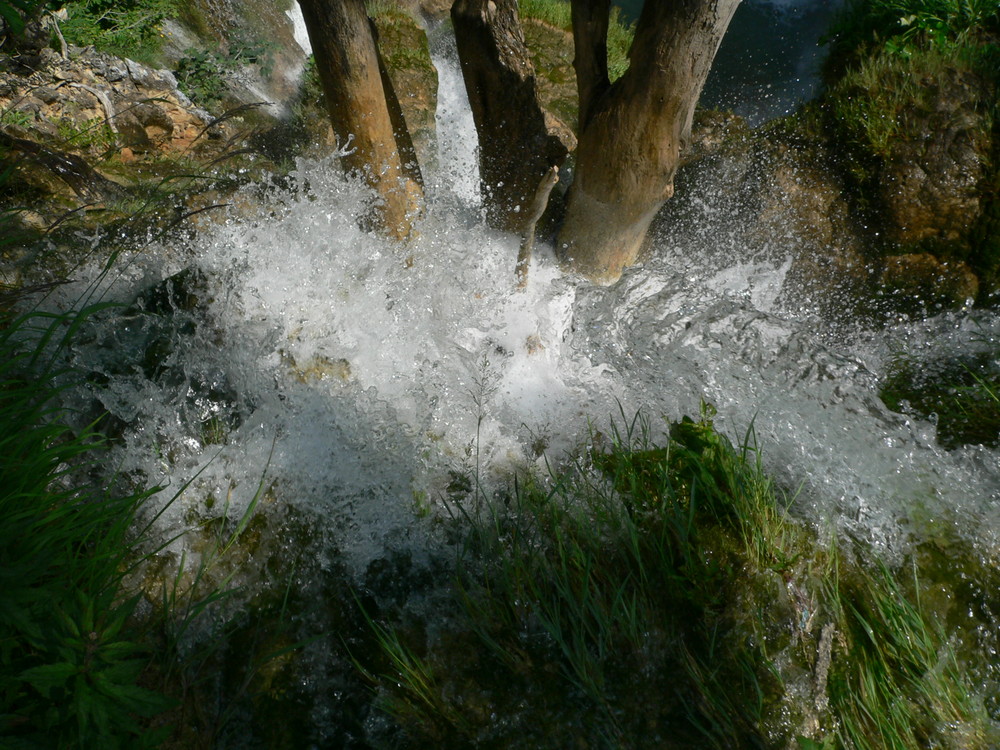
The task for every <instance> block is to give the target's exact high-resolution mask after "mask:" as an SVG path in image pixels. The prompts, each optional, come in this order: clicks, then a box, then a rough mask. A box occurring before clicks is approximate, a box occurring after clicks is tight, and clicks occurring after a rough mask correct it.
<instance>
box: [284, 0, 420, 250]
mask: <svg viewBox="0 0 1000 750" xmlns="http://www.w3.org/2000/svg"><path fill="white" fill-rule="evenodd" d="M299 5H300V7H301V8H302V16H303V18H304V19H305V22H306V29H307V30H308V32H309V41H310V42H311V43H312V48H313V54H314V55H315V57H316V68H317V71H318V72H319V77H320V81H321V82H322V84H323V93H324V94H325V97H326V106H327V109H328V111H329V113H330V120H331V122H332V124H333V131H334V133H335V134H336V136H337V138H338V140H339V142H340V143H341V144H342V145H343V144H344V143H346V142H347V139H348V138H349V137H351V136H353V142H352V144H351V146H352V148H353V149H354V150H353V153H351V154H350V155H347V156H344V157H343V165H344V169H345V170H347V171H348V172H351V173H358V174H361V175H363V176H364V178H365V180H366V181H367V182H368V184H369V185H371V186H372V188H374V190H375V191H376V193H377V194H378V197H379V200H378V202H377V203H376V205H375V206H374V208H373V213H372V215H371V216H369V217H366V219H365V223H366V224H367V225H368V226H369V227H371V228H377V229H380V230H382V231H384V232H385V233H387V234H388V235H389V236H390V237H392V238H395V239H405V238H407V237H408V236H409V235H410V234H411V232H412V231H413V221H414V219H415V218H416V217H417V215H418V214H419V213H420V209H421V205H422V202H423V189H422V186H421V185H422V180H421V177H420V169H419V167H418V166H417V160H416V156H415V155H414V153H413V144H412V142H411V141H410V136H409V133H408V131H407V130H406V125H405V123H404V121H403V115H402V112H401V110H400V108H399V102H398V100H397V99H396V94H395V92H394V91H393V89H392V84H391V83H390V82H389V77H388V75H387V74H386V72H385V65H384V64H383V62H382V58H381V56H380V55H379V51H378V46H377V45H376V41H375V39H376V32H375V27H374V24H372V22H371V20H370V19H369V18H368V13H367V11H366V10H365V3H364V0H300V2H299Z"/></svg>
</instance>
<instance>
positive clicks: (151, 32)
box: [59, 0, 180, 62]
mask: <svg viewBox="0 0 1000 750" xmlns="http://www.w3.org/2000/svg"><path fill="white" fill-rule="evenodd" d="M65 8H66V12H67V19H66V20H65V21H61V22H59V24H60V28H61V29H62V33H63V35H64V36H65V37H66V41H67V42H69V43H70V44H76V45H79V46H81V47H84V46H86V45H88V44H92V45H94V46H95V47H97V48H98V49H101V50H105V51H107V52H111V53H113V54H116V55H121V56H122V57H129V58H132V59H134V60H138V61H140V62H150V61H151V60H152V59H153V58H154V56H155V54H156V53H157V52H158V51H159V50H160V48H161V47H162V46H163V40H164V36H163V31H162V24H163V22H164V21H165V20H167V19H168V18H176V16H177V13H178V12H179V9H180V0H125V1H124V2H122V0H74V1H73V2H69V3H66V5H65Z"/></svg>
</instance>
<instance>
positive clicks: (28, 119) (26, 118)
mask: <svg viewBox="0 0 1000 750" xmlns="http://www.w3.org/2000/svg"><path fill="white" fill-rule="evenodd" d="M34 121H35V117H34V115H32V114H31V113H30V112H23V111H21V110H17V109H13V108H8V109H5V110H4V111H3V112H0V124H2V125H11V126H13V127H18V128H24V127H27V126H28V125H30V124H31V123H33V122H34Z"/></svg>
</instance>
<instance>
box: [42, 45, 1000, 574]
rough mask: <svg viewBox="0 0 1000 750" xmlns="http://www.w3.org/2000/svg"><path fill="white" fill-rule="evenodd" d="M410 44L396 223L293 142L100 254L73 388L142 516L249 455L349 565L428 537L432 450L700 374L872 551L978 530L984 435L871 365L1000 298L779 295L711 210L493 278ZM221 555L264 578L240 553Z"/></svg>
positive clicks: (531, 445)
mask: <svg viewBox="0 0 1000 750" xmlns="http://www.w3.org/2000/svg"><path fill="white" fill-rule="evenodd" d="M433 54H434V61H435V64H436V65H437V67H438V73H439V79H440V86H441V92H440V96H439V101H440V109H439V114H438V133H439V138H440V139H441V143H440V146H439V149H440V152H439V168H438V173H437V174H432V175H430V176H429V179H428V183H429V185H430V186H431V190H430V192H431V197H432V200H431V202H430V203H431V205H430V210H429V211H428V214H427V216H426V217H425V218H424V219H422V220H421V223H420V225H419V237H418V239H417V240H415V241H414V243H413V244H412V245H411V246H408V247H407V248H405V249H401V248H400V247H398V246H394V245H392V244H391V243H388V242H386V241H384V240H382V239H380V238H378V237H377V236H375V235H373V234H369V233H366V232H364V231H362V230H361V229H360V228H359V227H358V225H357V222H356V217H357V216H359V215H362V214H363V213H365V210H366V206H367V204H368V202H369V200H370V197H369V195H368V193H367V192H366V190H365V189H364V186H363V185H361V184H359V183H358V182H355V181H352V180H350V179H348V178H345V177H344V176H343V175H342V173H341V170H340V169H339V165H338V163H337V158H338V157H337V155H334V156H332V157H330V158H329V159H324V160H311V159H299V161H298V162H297V166H296V168H295V169H294V170H293V171H292V172H291V174H290V176H289V179H288V180H287V182H286V183H283V184H282V185H280V186H274V185H258V186H254V187H253V188H251V189H248V190H247V191H246V195H247V196H248V198H249V199H250V200H249V203H250V204H251V207H249V208H248V207H247V206H242V207H240V208H239V209H237V208H232V209H230V210H229V211H230V212H229V213H228V214H226V215H225V216H222V217H219V218H218V219H217V220H215V221H214V222H212V221H206V222H204V223H203V224H202V225H201V226H200V227H199V231H198V232H197V233H196V234H193V235H192V236H190V237H189V238H188V239H185V240H184V241H177V240H171V241H162V242H159V243H154V244H153V245H152V246H151V247H150V248H147V249H145V250H143V252H141V253H135V254H134V255H133V256H132V257H127V258H124V259H123V261H122V263H120V264H119V266H118V267H117V269H116V270H115V272H114V278H113V279H111V280H108V281H106V282H102V283H104V284H105V286H104V287H103V289H104V294H105V296H106V298H107V299H110V300H115V301H120V302H122V303H123V306H122V307H121V308H119V309H118V310H117V311H110V312H108V313H106V314H105V315H104V318H103V321H102V322H100V323H99V324H97V325H95V327H94V328H93V329H92V330H91V331H90V332H89V333H88V334H87V336H86V337H84V338H83V339H81V341H80V342H79V343H78V344H77V345H76V347H75V348H74V350H73V358H74V362H73V364H74V365H76V366H77V367H79V368H81V370H82V371H84V372H88V373H91V374H92V376H93V377H92V378H91V380H92V381H95V382H96V381H98V380H99V381H101V382H106V383H107V385H106V386H105V387H101V388H93V387H90V386H88V387H86V388H82V389H80V391H79V392H78V394H77V398H78V399H79V404H80V406H81V409H83V410H84V411H85V412H86V413H94V412H95V410H96V411H97V412H106V413H107V414H109V415H110V416H109V419H110V420H111V421H112V422H113V424H114V425H115V426H116V429H117V430H118V432H119V434H120V436H121V439H120V440H119V441H118V443H117V445H116V447H115V449H114V454H113V458H112V461H111V462H110V464H111V465H113V466H114V469H115V471H116V472H118V473H120V474H122V475H125V476H129V477H137V478H141V480H142V481H144V482H146V483H148V484H149V485H162V486H166V487H168V488H172V489H174V490H177V489H181V490H182V492H181V494H180V496H179V499H178V500H177V501H176V502H175V503H174V504H173V505H171V506H170V507H169V508H166V509H165V510H164V511H163V513H162V515H160V516H159V518H158V519H157V524H158V528H159V529H160V531H161V534H162V536H163V538H164V539H167V538H171V537H173V536H174V535H176V533H177V531H178V530H179V529H183V528H187V527H191V526H197V525H198V524H199V523H201V522H203V521H204V519H205V518H207V517H210V516H211V514H212V513H213V508H217V507H218V506H219V504H220V499H226V502H227V503H228V504H229V505H230V506H231V512H232V513H233V514H235V515H237V516H238V515H239V513H240V512H241V511H242V508H244V507H245V506H246V504H247V503H248V502H250V500H251V498H252V497H253V495H254V490H255V488H256V487H257V486H258V484H259V482H260V480H261V477H262V476H263V477H265V483H266V486H267V488H268V495H267V497H268V502H270V503H272V505H271V506H269V508H271V509H270V510H269V511H268V512H269V513H273V514H274V515H275V516H279V517H280V516H284V517H288V518H291V517H293V516H295V515H296V514H307V515H308V517H309V519H310V524H311V526H310V528H311V530H310V534H311V535H312V536H310V538H309V540H307V541H303V540H295V539H292V540H287V539H286V540H279V541H280V544H282V545H285V547H287V549H288V550H290V551H294V550H297V549H300V548H301V547H303V546H306V547H307V551H306V553H305V554H306V555H307V556H312V557H313V558H314V559H313V560H312V561H311V562H312V563H313V564H315V566H316V567H317V568H318V569H320V570H326V569H328V568H329V567H330V566H333V565H335V564H338V565H339V564H343V565H345V566H346V567H347V568H348V569H349V570H351V571H353V572H355V573H356V574H357V575H358V576H361V575H362V574H363V572H364V571H365V570H366V569H367V568H368V566H369V565H370V564H371V563H372V562H373V561H375V560H378V559H379V558H380V557H382V556H384V555H385V551H386V549H403V548H405V549H407V550H408V551H409V553H412V554H414V555H420V554H423V553H424V552H426V550H427V549H428V548H429V546H431V545H434V544H439V543H440V540H439V539H436V538H435V537H434V535H433V533H431V532H429V531H427V530H426V529H424V528H423V527H419V526H417V525H415V524H414V521H413V518H414V513H413V509H414V503H415V499H419V501H420V502H421V503H424V504H426V505H429V506H430V507H431V508H432V509H435V508H436V510H437V511H438V512H439V511H440V505H439V504H438V501H439V499H440V498H442V497H444V496H445V495H446V493H447V488H448V484H449V481H451V477H453V476H454V474H456V473H476V475H477V480H478V481H481V482H482V483H483V485H484V486H486V487H488V486H490V483H491V482H494V481H502V480H503V478H504V477H507V476H509V475H510V473H511V471H513V470H519V469H524V468H534V469H537V470H539V471H542V472H544V471H545V470H546V466H547V465H557V464H559V463H560V462H562V461H565V460H566V459H567V457H568V456H570V455H572V454H573V453H574V452H575V451H578V450H579V449H580V447H581V446H583V445H585V444H586V443H587V441H588V440H589V436H590V435H591V431H592V430H595V429H596V430H601V431H605V432H606V431H607V430H608V429H609V424H610V423H611V421H612V420H613V419H617V418H619V417H620V415H622V414H624V415H626V417H627V416H631V415H632V414H634V413H636V412H637V411H641V412H643V413H645V414H647V415H649V416H650V417H651V418H652V419H653V420H654V423H656V424H661V425H664V426H665V425H666V422H667V421H668V420H677V419H679V418H681V417H683V416H685V415H695V414H697V413H698V411H699V408H700V405H701V402H702V401H703V400H704V401H707V402H710V403H711V404H712V405H714V407H715V408H716V409H717V410H718V416H717V419H716V423H717V425H718V426H719V428H720V430H721V431H723V432H725V433H727V434H729V435H731V436H732V437H733V438H734V439H736V440H739V439H740V438H741V437H742V436H743V435H745V434H747V432H748V430H750V428H751V427H752V428H753V430H754V432H755V434H756V440H757V442H758V443H759V445H760V447H761V450H762V455H763V458H764V461H765V464H766V468H767V469H768V470H769V471H770V472H771V473H772V474H773V475H774V476H775V477H777V478H778V479H779V481H780V483H781V484H782V486H784V487H786V488H788V490H789V492H790V493H791V494H792V495H793V502H792V506H791V507H792V511H793V513H794V514H796V516H797V517H799V518H801V519H804V520H805V521H806V522H808V523H811V524H814V525H815V526H816V527H817V528H820V529H825V530H832V531H834V532H836V533H840V534H843V535H850V536H851V537H852V538H855V539H859V540H863V541H865V542H867V543H869V544H871V545H872V546H873V547H874V548H876V549H877V550H879V551H880V552H881V553H882V554H884V555H885V556H886V557H887V558H888V559H898V556H899V555H900V554H902V553H904V552H905V551H906V550H908V549H909V548H911V546H912V545H913V544H914V543H915V542H916V541H917V540H920V539H925V538H928V537H932V536H934V535H935V534H938V533H943V532H940V529H941V527H942V526H945V527H947V529H948V533H952V534H955V533H957V534H959V535H961V536H962V537H963V538H964V539H965V540H966V541H968V542H969V543H971V544H973V545H975V546H976V547H977V548H978V549H980V550H982V554H983V555H984V557H988V558H992V559H996V558H997V557H998V556H1000V513H998V512H997V509H998V506H1000V452H998V451H997V450H996V449H991V448H986V447H982V446H969V447H965V448H961V449H957V450H953V451H946V450H943V449H942V448H940V447H939V446H938V444H937V442H936V440H935V425H934V424H933V423H932V422H929V421H921V420H918V419H915V418H910V417H905V416H902V415H899V414H896V413H894V412H891V411H889V410H888V409H887V408H886V407H885V405H884V404H883V403H882V401H881V400H880V398H879V393H878V389H879V383H880V378H882V377H883V376H884V374H885V372H886V370H887V368H888V367H889V366H890V364H891V362H892V360H893V357H894V356H895V355H896V353H897V352H898V351H900V350H902V349H907V350H921V349H931V348H942V347H947V348H949V349H951V350H953V351H957V352H963V351H972V350H974V349H976V347H980V348H981V347H983V346H984V345H986V346H993V347H995V343H996V341H997V340H998V339H1000V316H998V315H997V314H996V313H995V312H990V311H981V312H977V313H976V314H974V315H973V314H967V313H962V314H958V313H945V314H942V315H939V316H937V317H934V318H929V319H927V320H923V321H912V322H902V323H899V324H897V325H895V326H892V327H889V328H887V329H885V330H877V331H875V330H866V329H863V328H861V327H860V326H859V327H858V329H857V330H855V331H853V332H851V333H849V334H843V333H837V334H836V335H833V334H831V333H830V332H829V331H826V330H824V325H825V324H824V323H823V321H821V320H820V319H818V318H816V317H815V316H814V315H812V314H809V313H806V312H802V311H801V310H798V309H790V308H786V307H784V306H783V304H782V301H781V300H782V291H783V289H784V286H785V284H786V275H787V272H788V266H789V261H788V259H787V258H785V257H775V258H748V257H746V253H745V251H744V248H742V247H741V246H740V245H739V243H738V241H737V240H735V239H733V234H732V233H730V232H728V231H727V229H726V225H725V221H726V219H727V217H723V216H716V215H713V213H712V211H711V210H706V212H705V214H704V215H703V216H702V218H701V222H702V223H701V224H700V225H699V226H698V227H696V229H695V230H694V231H692V232H689V233H685V234H677V235H672V236H663V235H657V236H655V237H654V248H653V252H652V253H651V259H650V260H649V261H648V262H647V263H645V264H643V265H641V266H637V267H635V268H632V269H629V270H627V272H626V273H625V274H624V276H623V277H622V279H621V280H620V281H619V282H618V283H616V284H614V285H612V286H610V287H606V288H603V287H594V286H592V285H590V284H588V283H586V282H583V281H581V280H580V279H578V278H575V277H572V276H569V275H566V274H564V273H563V272H561V271H560V270H559V268H558V267H557V265H556V263H555V261H554V259H553V253H552V248H551V247H546V246H545V245H544V243H540V247H539V248H538V249H537V252H536V253H535V257H534V259H533V261H532V268H531V272H530V275H529V279H530V282H529V284H528V287H527V289H526V290H524V291H523V292H518V291H517V290H516V289H515V283H516V280H515V276H514V264H515V259H516V256H517V252H518V240H517V238H516V237H513V236H510V235H506V234H503V233H499V232H496V231H493V230H491V229H489V228H488V227H486V226H485V224H484V223H483V222H482V220H481V217H480V215H479V184H478V174H477V170H476V168H475V159H474V154H475V133H474V129H473V128H472V125H471V114H470V113H469V110H468V103H467V101H464V94H463V93H462V88H461V76H460V75H459V71H458V69H457V65H456V63H455V60H454V51H453V48H452V47H449V42H448V41H447V40H446V39H444V38H442V37H441V36H438V37H436V39H435V41H434V48H433ZM463 101H464V103H463ZM100 270H101V269H100V268H98V267H95V268H93V269H91V271H90V275H89V277H88V276H87V275H86V274H84V276H83V277H82V278H81V281H80V282H79V283H78V284H77V285H75V286H72V285H67V286H66V287H65V288H63V289H62V290H60V294H61V295H62V296H63V299H64V300H67V301H68V300H72V299H74V298H75V297H76V296H77V295H79V293H80V290H81V289H82V288H84V287H85V285H86V284H89V283H91V282H92V281H93V279H95V278H97V277H98V275H99V272H100ZM178 274H180V275H178ZM168 279H173V281H171V282H169V283H167V282H166V281H165V280H168ZM164 300H166V302H164ZM183 300H194V301H193V302H185V301H183ZM151 310H157V311H159V312H156V314H148V313H149V311H151ZM164 310H166V311H168V312H169V314H168V313H165V312H163V311H164ZM984 342H985V344H984ZM432 512H433V511H432ZM184 544H185V542H184V540H183V539H178V540H176V541H174V542H173V543H172V547H171V549H179V548H181V547H183V545H184ZM327 550H335V551H336V552H335V553H334V552H328V551H327ZM289 554H291V552H289ZM298 554H302V552H301V550H300V551H299V552H298ZM242 575H243V576H244V578H243V579H241V581H242V582H245V583H247V584H248V585H264V584H263V583H262V580H261V579H255V578H254V576H255V575H257V576H261V577H263V576H265V575H266V574H265V573H263V572H257V573H255V572H254V571H253V570H252V566H248V569H247V571H246V572H245V573H244V574H242Z"/></svg>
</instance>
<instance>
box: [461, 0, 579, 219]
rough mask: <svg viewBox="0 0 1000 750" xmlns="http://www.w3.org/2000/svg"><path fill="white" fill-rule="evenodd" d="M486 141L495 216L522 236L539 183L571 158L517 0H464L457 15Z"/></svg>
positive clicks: (483, 157) (485, 182) (485, 172)
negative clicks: (543, 95)
mask: <svg viewBox="0 0 1000 750" xmlns="http://www.w3.org/2000/svg"><path fill="white" fill-rule="evenodd" d="M451 17H452V22H453V23H454V26H455V38H456V41H457V43H458V56H459V60H460V61H461V64H462V74H463V76H464V78H465V87H466V90H467V91H468V93H469V103H470V104H471V106H472V116H473V119H474V120H475V123H476V132H477V133H478V135H479V169H480V180H481V182H482V188H483V197H484V201H485V203H486V211H487V218H488V220H489V222H490V224H492V225H493V226H495V227H498V228H501V229H506V230H508V231H521V230H522V229H523V228H524V227H523V225H524V214H525V212H526V210H527V208H528V204H529V203H530V202H531V201H532V199H533V197H534V195H535V192H536V190H537V188H538V185H539V182H540V181H541V180H542V178H543V177H544V176H545V175H546V174H547V173H548V171H549V168H550V167H552V166H559V165H561V164H562V163H563V161H564V160H565V158H566V153H567V147H566V146H565V145H564V144H563V143H562V141H560V140H559V138H558V137H557V136H556V135H554V134H552V133H550V129H549V127H547V125H546V115H545V112H544V110H543V109H542V107H541V105H540V104H539V103H538V97H537V94H536V91H535V70H534V67H533V66H532V64H531V58H530V56H529V55H528V48H527V47H526V46H525V44H524V34H523V33H522V31H521V22H520V19H519V18H518V14H517V0H456V2H455V4H454V5H453V6H452V9H451Z"/></svg>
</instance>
